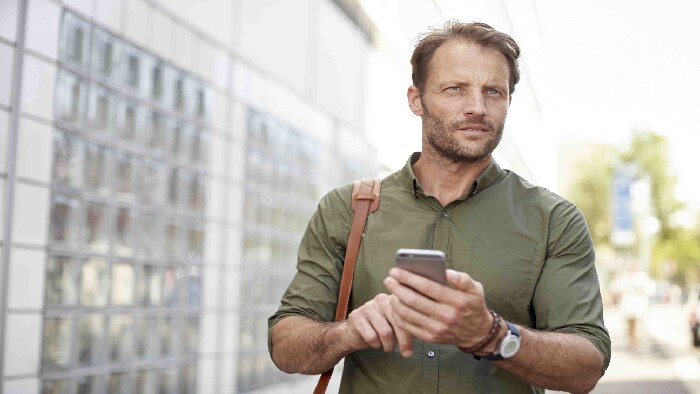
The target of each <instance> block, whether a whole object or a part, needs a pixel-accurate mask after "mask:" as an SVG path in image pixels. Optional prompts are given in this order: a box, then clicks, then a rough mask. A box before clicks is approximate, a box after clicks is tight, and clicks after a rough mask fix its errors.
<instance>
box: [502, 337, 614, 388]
mask: <svg viewBox="0 0 700 394" xmlns="http://www.w3.org/2000/svg"><path fill="white" fill-rule="evenodd" d="M520 332H521V335H522V348H521V349H520V351H519V352H518V353H517V354H516V355H515V356H514V357H513V358H510V359H507V360H503V361H498V362H497V363H496V365H498V366H499V367H500V368H502V369H505V370H506V371H508V372H510V373H512V374H514V375H516V376H518V377H519V378H520V379H522V380H523V381H525V382H527V383H530V384H533V385H536V386H538V387H542V388H547V389H553V390H562V391H567V392H571V393H587V392H589V391H591V390H593V388H594V387H595V385H596V383H597V382H598V380H599V379H600V377H601V376H602V374H603V358H602V356H601V355H600V352H598V350H597V349H596V348H595V346H593V344H592V343H590V342H589V341H588V340H586V339H585V338H582V337H580V336H578V335H575V334H568V333H566V334H564V333H555V332H544V331H534V330H528V329H523V328H521V329H520Z"/></svg>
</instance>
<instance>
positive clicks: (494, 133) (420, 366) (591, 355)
mask: <svg viewBox="0 0 700 394" xmlns="http://www.w3.org/2000/svg"><path fill="white" fill-rule="evenodd" d="M519 52H520V50H519V48H518V46H517V44H516V43H515V41H513V39H512V38H511V37H509V36H508V35H506V34H503V33H500V32H498V31H496V30H494V29H493V28H491V27H490V26H488V25H486V24H482V23H468V24H464V23H457V22H451V23H447V24H446V25H445V26H444V27H443V28H442V29H439V30H435V31H432V32H430V33H428V34H426V35H425V36H423V37H422V38H421V40H420V41H419V43H418V44H417V46H416V48H415V50H414V53H413V57H412V58H411V64H412V66H413V85H412V86H410V87H409V88H408V104H409V107H410V109H411V111H413V113H415V114H416V115H418V116H420V117H422V129H423V132H422V152H421V153H415V154H413V155H412V156H411V158H410V159H409V161H408V163H407V164H406V166H405V167H404V168H403V169H402V170H401V171H399V172H396V173H394V174H392V175H390V176H389V177H387V178H386V179H385V180H384V181H383V183H382V192H381V203H380V206H379V209H378V210H377V211H376V212H374V213H372V214H370V216H369V218H368V221H367V226H366V229H365V233H366V235H365V236H364V237H363V241H362V249H361V251H360V255H359V257H358V260H357V267H356V269H355V277H354V281H353V288H352V297H351V300H350V311H351V313H350V314H349V316H348V319H347V320H345V321H342V322H337V323H333V322H330V321H332V319H333V314H334V311H335V306H336V303H337V299H338V295H337V293H338V287H339V282H340V277H341V269H342V262H343V257H344V254H345V248H346V246H347V245H346V244H347V238H348V234H349V231H350V223H351V219H352V211H351V208H350V192H351V190H350V187H349V186H348V187H344V188H340V189H337V190H334V191H332V192H330V193H329V194H328V195H326V196H325V197H324V198H323V199H322V200H321V202H320V204H319V207H318V210H317V212H316V213H315V214H314V216H313V217H312V219H311V221H310V223H309V227H308V229H307V231H306V234H305V236H304V239H303V240H302V243H301V247H300V250H299V262H298V266H297V268H298V273H297V275H296V276H295V278H294V280H293V281H292V283H291V285H290V286H289V289H288V290H287V292H286V294H285V295H284V297H283V299H282V305H281V307H280V309H279V310H278V311H277V313H276V314H275V315H273V316H272V317H271V318H270V342H269V343H270V352H271V356H272V359H273V361H274V362H275V363H276V365H277V366H278V367H279V368H280V369H282V370H283V371H286V372H289V373H293V372H299V373H306V374H318V373H321V372H323V371H325V370H327V369H329V368H331V367H332V366H333V365H335V364H336V363H337V362H338V361H340V360H341V359H342V358H345V364H344V371H343V378H342V382H341V392H354V393H365V392H382V393H413V392H435V393H437V392H440V393H453V392H454V393H456V392H460V393H463V392H471V393H532V392H540V393H541V392H543V391H544V390H543V388H549V389H554V390H564V391H570V392H588V391H590V390H592V389H593V387H594V386H595V384H596V383H597V381H598V379H599V378H600V377H601V375H602V374H603V372H604V370H605V368H606V367H607V365H608V363H609V360H610V339H609V336H608V333H607V330H606V329H605V327H604V325H603V315H602V302H601V297H600V290H599V284H598V280H597V275H596V272H595V267H594V264H593V263H594V252H593V246H592V242H591V238H590V234H589V232H588V228H587V226H586V223H585V220H584V219H583V217H582V215H581V213H580V212H579V211H578V209H577V208H576V207H575V206H573V204H571V203H569V202H568V201H566V200H564V199H562V198H561V197H559V196H556V195H554V194H553V193H551V192H549V191H547V190H546V189H543V188H539V187H535V186H532V185H531V184H529V183H527V182H526V181H525V180H523V179H522V178H520V177H519V176H517V175H516V174H514V173H512V172H510V171H506V170H502V169H501V168H500V167H499V166H498V164H496V162H495V161H494V160H493V159H492V157H491V153H492V152H493V150H494V149H495V148H496V146H497V145H498V143H499V141H500V139H501V135H502V133H503V128H504V124H505V119H506V115H507V113H508V108H509V106H510V103H511V98H512V94H513V91H514V88H515V84H516V83H517V82H518V80H519V71H518V56H519ZM399 248H414V249H438V250H442V251H444V252H445V253H446V254H447V263H448V267H449V268H450V269H448V271H447V280H448V285H447V286H444V285H441V284H438V283H437V282H433V281H431V280H429V279H426V278H423V277H421V276H418V275H415V274H412V273H410V272H408V271H405V270H401V269H398V268H394V267H393V264H394V258H393V257H394V253H395V251H396V250H397V249H399ZM387 273H388V275H387ZM492 311H493V312H494V313H492ZM492 328H493V330H492ZM517 342H520V348H519V349H518V346H517ZM501 345H504V346H501Z"/></svg>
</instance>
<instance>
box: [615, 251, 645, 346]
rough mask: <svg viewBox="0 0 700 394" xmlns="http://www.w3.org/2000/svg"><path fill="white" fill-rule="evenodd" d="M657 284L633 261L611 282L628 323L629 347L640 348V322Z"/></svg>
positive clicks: (618, 305)
mask: <svg viewBox="0 0 700 394" xmlns="http://www.w3.org/2000/svg"><path fill="white" fill-rule="evenodd" d="M654 289H655V284H654V281H652V280H651V278H649V275H648V274H647V273H646V272H644V271H642V270H641V269H640V268H639V264H637V263H636V262H632V263H630V264H628V266H627V268H625V269H624V270H622V271H620V272H619V273H618V274H617V276H616V277H615V279H614V280H613V282H612V283H611V284H610V291H611V292H612V293H613V296H614V297H615V299H616V301H617V307H618V308H619V310H620V313H621V314H622V316H623V317H624V319H625V323H626V325H627V338H628V348H629V350H630V351H638V350H639V322H640V320H642V319H643V317H644V315H645V314H646V313H647V311H648V310H649V297H651V295H652V294H654Z"/></svg>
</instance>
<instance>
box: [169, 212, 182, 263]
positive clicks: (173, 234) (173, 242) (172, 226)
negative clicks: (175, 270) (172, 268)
mask: <svg viewBox="0 0 700 394" xmlns="http://www.w3.org/2000/svg"><path fill="white" fill-rule="evenodd" d="M183 241H184V240H183V229H182V226H181V224H180V223H179V222H176V221H174V220H172V221H170V222H169V223H167V225H166V228H165V251H166V254H167V256H168V257H171V258H184V257H185V256H184V250H183V243H184V242H183Z"/></svg>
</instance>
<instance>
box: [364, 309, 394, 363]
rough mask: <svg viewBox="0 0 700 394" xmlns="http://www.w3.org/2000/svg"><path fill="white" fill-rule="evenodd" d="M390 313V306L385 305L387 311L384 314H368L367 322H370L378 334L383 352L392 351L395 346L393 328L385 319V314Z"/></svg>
mask: <svg viewBox="0 0 700 394" xmlns="http://www.w3.org/2000/svg"><path fill="white" fill-rule="evenodd" d="M389 313H391V311H390V307H389V306H388V305H387V312H386V313H384V314H372V315H370V316H369V322H370V324H372V328H373V329H374V332H376V333H377V335H378V336H379V341H380V342H381V345H382V348H383V349H384V351H385V352H393V351H394V348H395V347H396V342H395V337H394V329H393V328H392V327H391V324H390V323H389V322H388V321H387V317H386V316H385V315H387V314H389Z"/></svg>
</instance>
